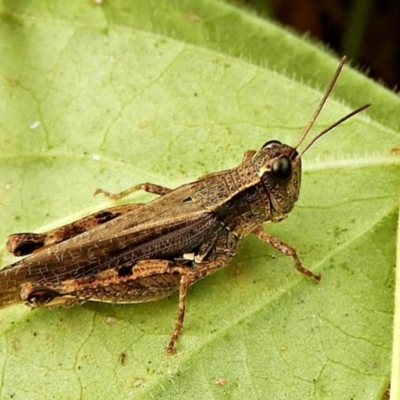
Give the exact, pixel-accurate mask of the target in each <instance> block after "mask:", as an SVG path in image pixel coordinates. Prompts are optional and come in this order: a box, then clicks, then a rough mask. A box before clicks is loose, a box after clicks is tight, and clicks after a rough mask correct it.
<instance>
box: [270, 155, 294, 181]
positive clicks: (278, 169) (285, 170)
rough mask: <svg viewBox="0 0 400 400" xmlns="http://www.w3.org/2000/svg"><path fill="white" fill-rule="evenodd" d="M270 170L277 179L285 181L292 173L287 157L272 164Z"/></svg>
mask: <svg viewBox="0 0 400 400" xmlns="http://www.w3.org/2000/svg"><path fill="white" fill-rule="evenodd" d="M271 170H272V173H273V174H274V175H275V176H276V177H277V178H281V179H285V178H288V177H289V176H290V174H291V173H292V163H291V162H290V160H289V158H288V157H286V156H283V157H281V158H278V159H276V160H275V161H274V162H273V163H272V168H271Z"/></svg>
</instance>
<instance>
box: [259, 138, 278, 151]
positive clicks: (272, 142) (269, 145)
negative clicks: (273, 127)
mask: <svg viewBox="0 0 400 400" xmlns="http://www.w3.org/2000/svg"><path fill="white" fill-rule="evenodd" d="M272 144H282V143H281V142H280V141H279V140H268V142H267V143H264V145H263V147H261V148H262V149H266V148H267V147H271V145H272Z"/></svg>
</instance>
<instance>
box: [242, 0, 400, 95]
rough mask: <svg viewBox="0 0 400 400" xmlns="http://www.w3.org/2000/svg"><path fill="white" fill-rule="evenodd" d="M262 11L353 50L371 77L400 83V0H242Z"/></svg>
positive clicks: (338, 50)
mask: <svg viewBox="0 0 400 400" xmlns="http://www.w3.org/2000/svg"><path fill="white" fill-rule="evenodd" d="M241 2H242V3H244V4H245V5H246V7H248V8H250V9H252V10H254V11H255V12H257V14H259V15H261V16H266V17H268V18H269V19H274V20H277V21H279V22H280V23H281V24H283V25H286V26H290V27H292V28H293V29H294V30H296V31H298V32H301V33H308V34H309V35H310V36H312V37H314V38H317V39H318V40H320V41H322V42H324V43H325V44H326V45H327V46H329V47H330V48H331V49H333V50H334V51H335V52H336V53H337V54H338V55H339V56H342V55H347V56H348V58H349V59H351V60H353V62H354V64H355V65H358V66H359V67H360V69H361V70H362V71H363V72H364V73H366V74H367V75H368V76H370V77H371V78H373V79H375V80H377V81H378V82H380V83H383V84H384V85H385V86H387V87H388V88H390V89H393V90H398V88H399V86H400V1H399V0H329V1H324V0H241Z"/></svg>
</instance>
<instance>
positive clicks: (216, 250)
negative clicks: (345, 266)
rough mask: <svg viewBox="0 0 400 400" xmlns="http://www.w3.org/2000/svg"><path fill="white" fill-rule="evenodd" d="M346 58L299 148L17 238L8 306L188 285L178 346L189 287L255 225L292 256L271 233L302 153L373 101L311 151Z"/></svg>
mask: <svg viewBox="0 0 400 400" xmlns="http://www.w3.org/2000/svg"><path fill="white" fill-rule="evenodd" d="M344 61H345V59H344V58H343V59H342V60H341V62H340V64H339V66H338V68H337V70H336V72H335V74H334V76H333V78H332V80H331V82H330V84H329V86H328V88H327V90H326V92H325V94H324V96H323V98H322V100H321V101H320V103H319V105H318V107H317V109H316V111H315V113H314V115H313V117H312V118H311V120H310V122H309V124H308V125H307V127H306V128H305V130H304V132H303V134H302V135H301V137H300V139H299V140H298V142H297V144H296V145H294V146H288V145H286V144H283V143H281V142H279V141H278V140H270V141H268V142H267V143H265V144H264V145H263V146H262V147H261V149H260V150H259V151H253V150H250V151H246V152H245V154H244V158H243V161H242V162H241V163H240V165H239V166H237V167H236V168H233V169H229V170H226V171H221V172H216V173H212V174H209V175H205V176H203V177H201V178H199V179H197V180H196V181H194V182H190V183H188V184H185V185H182V186H180V187H178V188H176V189H173V190H171V189H168V188H165V187H161V186H158V185H154V184H150V183H144V184H140V185H136V186H134V187H133V188H131V189H128V190H126V191H124V192H122V193H120V194H118V195H112V194H110V193H108V192H105V191H103V190H97V193H99V192H101V193H103V194H105V195H107V196H109V197H111V198H113V199H119V198H121V197H123V196H126V195H128V194H130V193H132V192H134V191H136V190H139V189H142V190H145V191H146V192H150V193H154V194H157V195H159V197H158V198H156V199H155V200H154V201H151V202H149V203H146V204H128V205H122V206H116V207H112V208H109V209H106V210H103V211H100V212H96V213H94V214H92V215H89V216H87V217H86V218H83V219H81V220H78V221H75V222H72V223H71V224H68V225H65V226H63V227H61V228H58V229H55V230H52V231H49V232H46V233H43V234H35V233H17V234H12V235H10V236H9V237H8V241H7V249H8V250H9V251H10V252H11V253H13V254H14V255H16V256H26V255H28V257H25V258H23V259H21V260H19V261H17V262H15V263H13V264H11V265H9V266H7V267H5V268H3V269H2V270H1V271H0V306H5V305H8V304H12V303H16V302H20V301H21V300H22V301H24V302H25V303H26V304H28V305H30V306H31V307H37V306H42V307H43V306H44V307H48V306H53V305H64V306H66V305H67V306H68V305H73V304H77V303H83V302H86V301H100V302H112V303H141V302H145V301H153V300H157V299H161V298H163V297H167V296H169V295H171V294H172V293H174V292H175V291H179V308H178V318H177V320H176V323H175V327H174V330H173V333H172V336H171V339H170V342H169V344H168V347H167V351H168V352H171V353H172V352H174V347H175V342H176V341H177V339H178V337H179V335H180V333H181V330H182V325H183V319H184V314H185V301H186V294H187V291H188V288H189V286H190V285H192V284H194V283H195V282H197V281H198V280H199V279H202V278H204V277H206V276H207V275H210V274H212V273H214V272H215V271H217V270H219V269H220V268H222V267H224V266H225V265H226V264H227V263H228V262H229V261H230V260H231V259H232V257H234V255H235V254H236V253H237V252H238V248H239V244H240V242H241V240H242V238H243V237H244V236H246V235H248V234H250V233H252V234H253V235H255V236H257V237H258V238H260V239H261V240H262V241H264V242H266V243H268V244H269V245H271V246H272V247H274V248H275V249H277V250H278V251H280V252H281V253H283V254H285V255H287V256H290V257H292V259H293V260H294V266H295V268H296V269H297V270H298V271H299V272H300V273H302V274H304V275H306V276H308V277H311V278H313V279H315V280H316V281H317V282H318V281H319V280H320V275H317V274H315V273H313V272H311V271H309V270H307V269H305V268H304V267H303V266H302V264H301V262H300V260H299V257H298V256H297V254H296V251H295V249H294V248H292V247H290V246H288V245H287V244H285V243H283V242H281V241H280V240H278V239H277V238H275V237H272V236H270V235H268V234H267V233H266V232H264V230H263V229H262V225H263V224H264V223H266V222H278V221H281V220H282V219H284V218H285V217H286V216H287V215H288V213H289V212H290V211H291V210H292V208H293V206H294V204H295V202H296V201H297V199H298V197H299V191H300V181H301V156H302V154H304V152H305V151H306V150H307V149H308V148H309V147H310V146H311V145H312V144H313V143H314V142H315V141H316V140H317V139H318V138H319V137H321V136H322V135H323V134H325V133H326V132H328V131H329V130H331V129H332V128H334V127H335V126H337V125H339V124H340V123H342V122H343V121H345V120H347V119H348V118H350V117H351V116H353V115H355V114H357V113H358V112H360V111H362V110H364V109H365V108H367V107H369V105H370V104H366V105H364V106H362V107H360V108H358V109H356V110H355V111H353V112H351V113H350V114H348V115H346V116H345V117H343V118H341V119H340V120H339V121H337V122H335V123H334V124H332V125H331V126H330V127H328V128H327V129H325V130H323V131H322V132H321V133H319V134H318V135H317V136H316V137H315V138H314V139H313V140H312V141H311V142H310V143H309V144H308V146H306V147H305V148H304V149H303V150H302V152H298V150H297V149H298V147H299V146H300V145H301V143H302V142H303V140H304V138H305V137H306V135H307V133H308V131H309V130H310V128H311V126H312V125H313V123H314V121H315V119H316V118H317V116H318V114H319V113H320V111H321V109H322V107H323V105H324V103H325V101H326V99H327V98H328V96H329V94H330V92H331V91H332V88H333V86H334V84H335V82H336V80H337V78H338V76H339V74H340V71H341V69H342V67H343V64H344Z"/></svg>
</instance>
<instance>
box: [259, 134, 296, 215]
mask: <svg viewBox="0 0 400 400" xmlns="http://www.w3.org/2000/svg"><path fill="white" fill-rule="evenodd" d="M253 163H254V165H255V166H256V168H257V169H258V173H259V176H260V180H261V182H262V183H263V186H264V187H265V189H266V191H267V193H268V195H269V197H270V200H271V205H272V208H273V211H274V212H276V213H278V214H287V213H289V212H290V211H291V210H292V208H293V206H294V203H295V202H296V201H297V199H298V198H299V193H300V184H301V158H300V157H299V154H298V153H297V150H296V149H294V148H293V147H290V146H288V145H286V144H282V143H281V142H279V141H278V140H270V141H268V142H267V143H265V144H264V146H263V147H262V148H261V150H260V151H258V152H257V153H256V154H255V155H254V156H253Z"/></svg>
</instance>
